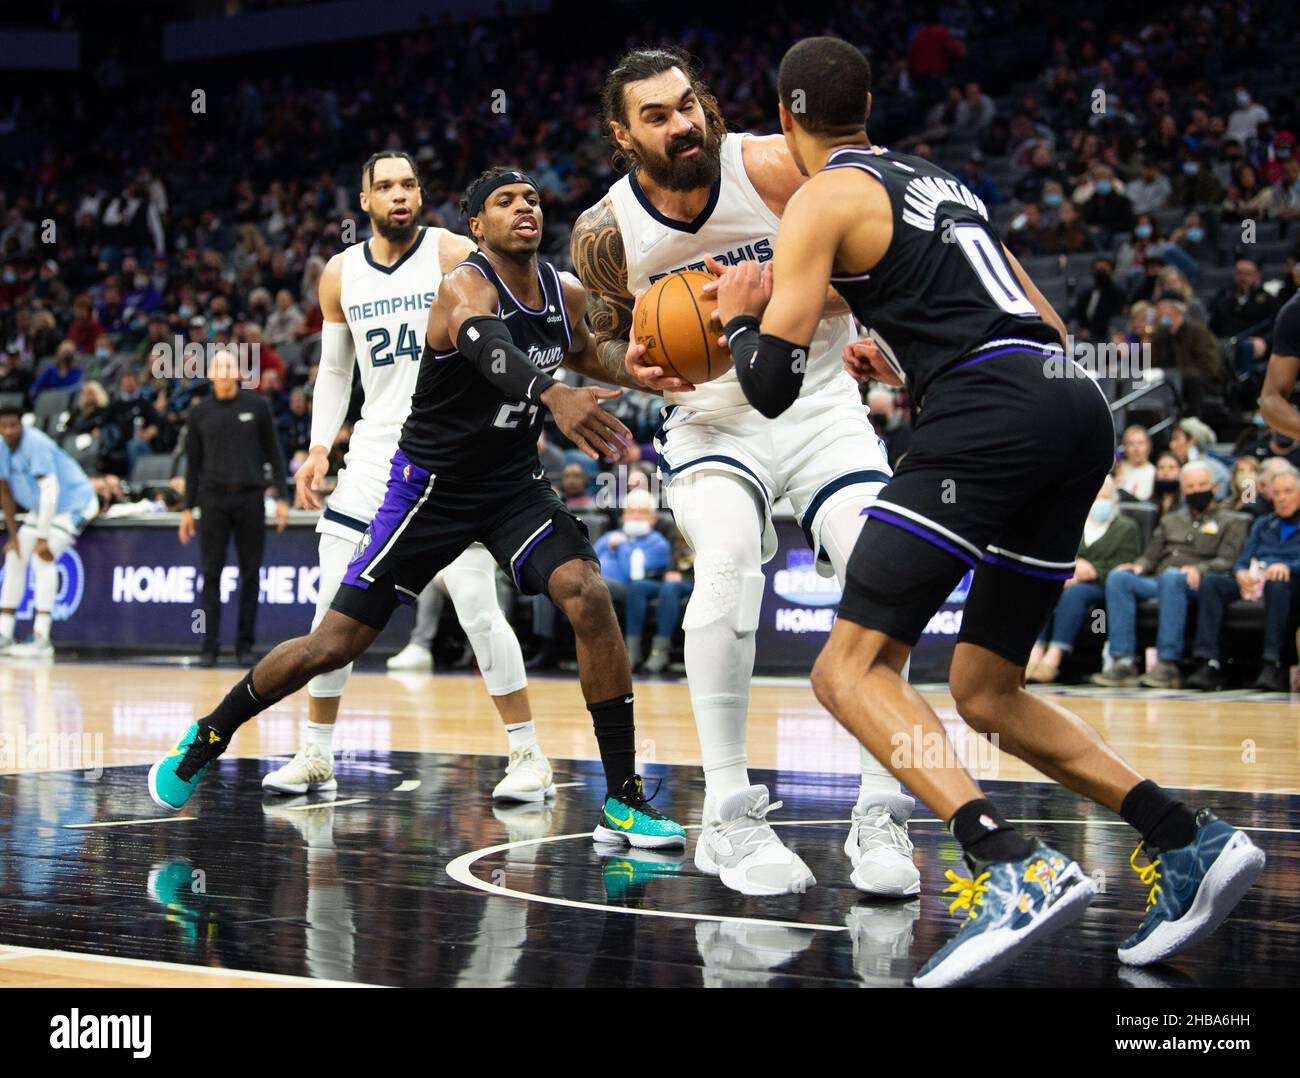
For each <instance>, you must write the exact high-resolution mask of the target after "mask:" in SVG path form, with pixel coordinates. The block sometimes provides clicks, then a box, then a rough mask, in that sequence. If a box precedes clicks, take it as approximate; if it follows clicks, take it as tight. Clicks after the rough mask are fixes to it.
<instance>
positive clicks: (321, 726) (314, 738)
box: [303, 721, 335, 759]
mask: <svg viewBox="0 0 1300 1078" xmlns="http://www.w3.org/2000/svg"><path fill="white" fill-rule="evenodd" d="M334 726H335V724H334V723H332V722H310V721H309V722H305V723H303V733H304V735H305V740H306V743H307V744H308V745H314V746H316V748H317V749H318V750H320V754H321V755H322V756H328V757H329V758H330V759H333V758H334Z"/></svg>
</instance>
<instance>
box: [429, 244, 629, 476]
mask: <svg viewBox="0 0 1300 1078" xmlns="http://www.w3.org/2000/svg"><path fill="white" fill-rule="evenodd" d="M497 300H498V296H497V290H496V289H495V288H494V287H493V286H492V285H490V284H489V283H488V282H487V280H486V279H484V277H483V275H482V274H481V273H479V272H477V271H476V270H473V269H471V268H470V267H468V266H466V267H465V268H463V269H459V270H456V271H455V272H454V273H450V274H448V275H447V276H446V277H445V278H443V282H442V287H441V288H440V289H439V290H438V298H437V299H436V300H434V310H435V311H436V312H437V314H438V317H442V318H445V319H446V326H447V334H448V336H449V337H450V338H451V339H452V340H453V341H455V343H456V350H457V351H458V352H459V353H460V354H461V355H462V356H464V357H465V358H466V359H467V360H469V361H470V362H471V363H473V364H474V366H475V367H476V368H477V370H478V372H479V374H481V375H482V376H483V377H484V378H486V379H487V380H488V381H489V382H491V383H492V384H493V385H494V386H495V387H496V388H497V389H498V390H499V391H500V392H501V394H502V396H505V397H508V398H510V399H512V400H521V401H527V402H528V403H530V404H536V405H538V406H540V407H544V408H546V409H547V410H548V411H549V412H550V413H551V416H552V417H553V418H554V419H555V424H556V426H558V427H559V428H560V430H561V431H563V432H564V434H565V436H566V437H568V438H569V439H570V441H572V442H573V443H574V444H575V445H577V446H578V447H579V448H580V449H581V450H582V451H583V452H584V453H586V454H587V455H588V456H589V457H591V458H592V459H594V460H595V459H599V458H600V457H601V456H602V455H604V456H608V457H612V458H613V459H614V460H620V459H622V456H623V453H624V451H625V447H626V445H627V443H628V442H629V441H630V440H631V435H630V433H629V432H628V430H627V428H626V427H624V426H623V424H622V423H620V422H619V421H618V420H617V419H615V418H614V417H613V416H612V415H609V414H608V413H607V412H605V411H604V410H603V409H602V408H601V407H600V403H599V402H600V401H601V400H605V399H608V398H610V397H617V396H618V395H619V394H620V393H621V392H622V390H617V389H600V388H597V387H596V386H585V387H583V388H582V389H570V388H569V387H568V386H566V385H564V384H562V383H560V382H557V381H556V380H555V379H554V378H552V377H551V376H550V375H549V374H547V373H546V372H545V371H543V370H541V369H540V368H539V367H537V366H535V365H534V364H533V363H532V362H531V361H530V360H529V358H528V357H527V356H526V355H525V354H524V352H523V351H522V350H521V349H520V348H519V346H518V345H516V344H515V342H514V339H513V338H512V337H511V336H510V331H509V329H507V327H506V324H505V322H503V321H502V320H501V319H500V318H499V317H497V313H496V312H497ZM432 318H433V316H431V321H432ZM580 323H581V317H580V316H579V321H578V323H576V324H580Z"/></svg>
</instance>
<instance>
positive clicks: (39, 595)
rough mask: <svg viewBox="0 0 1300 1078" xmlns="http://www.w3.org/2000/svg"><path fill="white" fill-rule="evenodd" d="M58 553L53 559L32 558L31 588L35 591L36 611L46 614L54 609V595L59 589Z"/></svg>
mask: <svg viewBox="0 0 1300 1078" xmlns="http://www.w3.org/2000/svg"><path fill="white" fill-rule="evenodd" d="M58 557H59V556H58V554H57V553H56V554H55V555H54V558H55V560H54V561H46V560H45V559H44V558H32V584H33V588H32V590H33V591H34V592H35V593H36V595H35V598H36V612H37V613H38V614H48V613H50V612H51V611H52V610H53V609H54V596H55V594H56V593H57V592H58V590H59V563H58Z"/></svg>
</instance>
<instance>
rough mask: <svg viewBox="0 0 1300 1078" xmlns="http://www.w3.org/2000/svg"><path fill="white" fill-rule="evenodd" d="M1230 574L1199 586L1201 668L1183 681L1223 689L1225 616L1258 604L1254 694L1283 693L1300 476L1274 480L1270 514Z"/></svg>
mask: <svg viewBox="0 0 1300 1078" xmlns="http://www.w3.org/2000/svg"><path fill="white" fill-rule="evenodd" d="M1232 569H1233V575H1232V576H1229V575H1228V574H1227V573H1206V574H1205V576H1204V578H1202V580H1201V601H1200V609H1199V611H1198V612H1197V617H1196V644H1195V647H1194V650H1193V653H1194V654H1195V656H1196V658H1198V659H1200V660H1201V665H1200V667H1199V668H1198V669H1197V671H1196V672H1195V673H1194V674H1193V675H1192V676H1191V677H1190V678H1188V679H1187V687H1188V688H1189V689H1202V690H1205V691H1207V692H1217V691H1218V690H1219V689H1222V688H1223V668H1222V667H1221V666H1220V665H1219V640H1220V637H1221V635H1222V631H1223V614H1224V611H1225V609H1226V608H1227V606H1228V604H1229V603H1230V602H1232V601H1233V600H1235V599H1245V600H1247V601H1248V602H1259V601H1260V600H1261V599H1262V600H1263V602H1264V665H1263V667H1262V669H1261V670H1260V672H1259V678H1258V679H1257V680H1256V682H1255V688H1256V689H1258V690H1259V691H1260V692H1285V691H1286V689H1287V684H1286V670H1285V669H1284V668H1283V666H1282V650H1283V647H1284V645H1285V643H1286V631H1287V626H1288V625H1289V624H1291V623H1292V621H1293V619H1294V618H1295V616H1296V614H1297V608H1300V472H1297V471H1296V470H1295V469H1294V468H1292V469H1291V470H1290V471H1285V472H1280V473H1278V474H1277V475H1276V476H1274V477H1273V512H1271V513H1269V514H1268V516H1264V517H1260V518H1259V519H1258V520H1257V521H1255V524H1254V526H1253V527H1252V528H1251V529H1250V535H1249V536H1248V537H1247V539H1246V545H1245V546H1244V547H1243V548H1242V550H1241V554H1240V555H1239V556H1238V558H1237V561H1236V563H1235V564H1234V565H1233V567H1232Z"/></svg>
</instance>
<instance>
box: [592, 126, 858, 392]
mask: <svg viewBox="0 0 1300 1078" xmlns="http://www.w3.org/2000/svg"><path fill="white" fill-rule="evenodd" d="M749 137H751V136H749V135H743V134H734V133H733V134H728V135H727V136H725V138H724V139H723V141H722V162H721V164H722V167H721V171H720V174H719V177H718V180H717V182H716V183H715V184H714V185H713V188H712V190H711V191H710V194H709V201H708V203H707V204H706V205H705V207H704V209H703V210H702V211H701V213H700V215H699V217H697V218H696V219H695V220H694V221H690V222H684V221H674V220H672V219H671V218H669V217H665V216H664V215H663V214H661V213H660V212H659V211H658V210H657V209H655V207H654V205H653V203H651V201H650V199H649V197H648V196H647V195H646V194H645V192H644V191H642V190H641V187H640V185H639V184H638V183H637V181H636V175H635V174H634V173H628V175H626V176H624V177H623V178H622V179H620V180H619V181H618V182H617V183H616V184H614V186H613V187H611V188H610V190H609V200H610V204H611V206H612V207H613V210H614V216H615V217H616V218H617V220H618V226H619V231H620V233H621V234H622V239H623V253H624V257H625V259H626V262H627V289H628V291H629V292H631V293H632V294H633V295H636V294H637V293H638V292H640V291H642V290H643V289H646V288H649V287H650V285H652V284H653V283H654V282H655V281H656V280H658V279H659V278H660V277H663V276H665V275H666V274H669V273H673V272H675V271H676V270H681V269H704V259H705V258H706V257H712V258H715V259H717V261H719V262H721V263H723V264H724V265H734V264H736V263H739V262H741V261H742V260H745V259H748V260H750V261H754V262H760V263H761V262H769V261H771V259H772V257H773V255H774V253H775V251H776V233H777V230H778V229H779V228H780V226H781V219H780V218H779V217H778V216H777V215H776V214H775V213H773V212H772V211H771V210H770V209H769V208H768V206H767V204H766V203H765V202H764V201H763V199H762V197H761V196H760V195H759V193H758V191H757V190H756V189H755V188H754V184H753V182H752V181H751V180H750V178H749V175H748V174H747V173H746V172H745V163H744V159H743V157H742V153H741V147H742V145H743V143H744V140H745V139H746V138H749ZM853 329H854V327H853V319H852V317H851V316H849V315H848V314H844V315H839V316H836V317H834V318H825V319H823V320H822V321H821V322H820V323H819V325H818V327H817V333H816V334H815V336H814V337H813V340H812V345H811V347H810V348H809V359H808V369H807V371H806V372H805V374H804V381H803V390H802V393H803V395H807V394H809V393H816V392H817V391H819V390H822V389H825V388H826V387H828V386H830V385H832V383H836V384H837V388H838V389H840V391H842V392H843V393H845V394H846V395H852V396H853V397H854V398H855V399H856V396H857V387H856V385H855V384H854V382H853V380H852V379H851V378H850V377H849V376H848V375H847V374H845V373H844V356H843V353H844V346H845V345H846V344H847V343H848V342H849V341H850V340H852V339H853ZM664 399H665V400H666V401H668V403H670V404H680V405H682V406H683V407H685V408H689V409H691V410H692V411H694V412H708V413H730V412H733V411H736V410H738V409H744V408H748V407H749V403H748V402H747V401H746V400H745V394H744V392H743V391H742V390H741V388H740V383H739V381H737V379H736V372H735V371H733V370H729V371H727V373H726V374H724V375H722V376H721V377H720V378H715V379H714V380H713V381H711V382H706V383H704V384H703V385H699V386H696V388H695V391H694V392H692V393H665V394H664Z"/></svg>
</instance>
